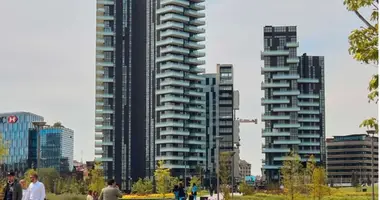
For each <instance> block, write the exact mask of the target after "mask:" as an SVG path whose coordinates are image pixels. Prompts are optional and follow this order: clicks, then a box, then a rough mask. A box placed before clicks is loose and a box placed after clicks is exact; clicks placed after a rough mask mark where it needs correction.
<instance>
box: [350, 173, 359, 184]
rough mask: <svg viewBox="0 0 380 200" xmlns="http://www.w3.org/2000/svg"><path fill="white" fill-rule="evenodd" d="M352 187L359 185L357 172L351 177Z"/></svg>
mask: <svg viewBox="0 0 380 200" xmlns="http://www.w3.org/2000/svg"><path fill="white" fill-rule="evenodd" d="M351 185H352V187H357V186H358V185H359V178H358V175H357V173H356V172H355V171H353V172H352V175H351Z"/></svg>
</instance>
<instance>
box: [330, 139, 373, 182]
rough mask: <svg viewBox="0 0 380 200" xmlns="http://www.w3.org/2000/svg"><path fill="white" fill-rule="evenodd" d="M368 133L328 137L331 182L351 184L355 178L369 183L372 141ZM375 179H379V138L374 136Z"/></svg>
mask: <svg viewBox="0 0 380 200" xmlns="http://www.w3.org/2000/svg"><path fill="white" fill-rule="evenodd" d="M371 138H372V137H370V136H369V135H367V134H352V135H346V136H334V137H333V138H327V139H326V146H327V174H328V179H329V183H330V184H331V183H333V184H334V185H351V182H352V180H353V179H355V178H356V180H358V181H359V183H368V182H369V181H370V180H371V179H370V177H371V156H372V154H371V147H372V141H371ZM373 139H374V147H373V150H374V172H375V175H374V176H375V177H374V180H375V182H377V180H378V158H379V156H378V155H379V151H378V138H377V137H374V138H373Z"/></svg>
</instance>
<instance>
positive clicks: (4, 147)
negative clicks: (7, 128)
mask: <svg viewBox="0 0 380 200" xmlns="http://www.w3.org/2000/svg"><path fill="white" fill-rule="evenodd" d="M8 144H9V143H8V141H4V140H3V134H2V133H0V160H3V157H4V156H6V155H7V154H8Z"/></svg>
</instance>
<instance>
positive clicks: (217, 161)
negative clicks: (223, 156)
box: [215, 135, 223, 200]
mask: <svg viewBox="0 0 380 200" xmlns="http://www.w3.org/2000/svg"><path fill="white" fill-rule="evenodd" d="M222 139H223V137H222V136H219V135H218V136H215V140H216V155H217V158H218V159H217V160H216V167H215V168H216V169H215V171H216V192H217V194H216V198H217V200H219V193H220V188H219V184H220V183H219V157H220V152H219V151H220V144H219V143H220V140H222Z"/></svg>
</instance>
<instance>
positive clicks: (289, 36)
mask: <svg viewBox="0 0 380 200" xmlns="http://www.w3.org/2000/svg"><path fill="white" fill-rule="evenodd" d="M298 46H299V43H298V41H297V30H296V27H295V26H278V27H273V26H265V27H264V52H262V54H261V56H262V60H264V67H262V69H261V72H262V74H263V75H264V81H263V82H262V84H261V88H262V90H263V91H264V98H262V101H261V104H262V105H263V107H264V110H265V111H264V112H265V113H264V114H263V115H262V121H263V122H264V123H265V128H264V129H263V130H262V136H263V137H264V138H265V144H263V153H264V154H265V161H264V165H263V170H264V175H265V179H266V180H267V181H269V182H278V181H279V173H280V168H281V166H282V162H283V161H284V160H286V159H287V155H288V154H289V153H290V152H291V151H294V152H295V153H297V154H299V155H300V156H301V159H302V161H307V160H308V158H309V157H310V155H314V157H315V158H316V161H317V162H318V163H321V164H324V161H325V156H324V155H325V146H324V138H325V116H324V115H325V101H324V93H325V90H324V58H323V57H322V56H307V55H306V54H304V55H302V56H301V57H298V56H297V48H298Z"/></svg>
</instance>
